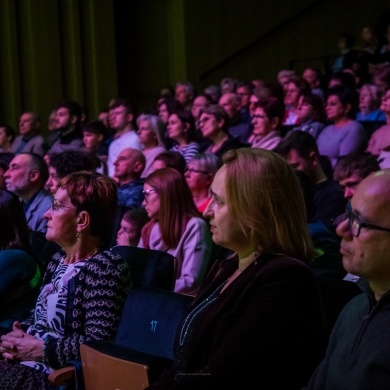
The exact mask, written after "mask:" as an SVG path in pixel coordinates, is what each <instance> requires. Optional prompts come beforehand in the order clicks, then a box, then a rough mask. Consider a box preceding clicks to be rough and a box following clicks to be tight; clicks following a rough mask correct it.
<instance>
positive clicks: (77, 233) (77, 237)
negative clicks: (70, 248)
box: [76, 231, 80, 240]
mask: <svg viewBox="0 0 390 390" xmlns="http://www.w3.org/2000/svg"><path fill="white" fill-rule="evenodd" d="M79 239H80V232H79V231H77V232H76V240H79Z"/></svg>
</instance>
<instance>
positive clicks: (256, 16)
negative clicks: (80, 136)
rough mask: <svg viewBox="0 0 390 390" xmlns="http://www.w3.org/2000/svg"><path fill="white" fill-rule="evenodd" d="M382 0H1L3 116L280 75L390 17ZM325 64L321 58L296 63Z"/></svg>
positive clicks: (138, 99)
mask: <svg viewBox="0 0 390 390" xmlns="http://www.w3.org/2000/svg"><path fill="white" fill-rule="evenodd" d="M388 9H390V2H389V1H388V0H387V1H385V0H376V1H370V2H368V1H367V0H366V1H363V0H338V1H336V0H311V1H310V0H273V1H272V2H268V1H265V0H241V1H237V0H142V1H139V0H137V1H136V0H50V1H47V0H1V1H0V50H1V53H2V56H1V61H0V90H1V100H0V122H2V123H9V124H11V125H13V126H15V127H17V123H18V118H19V116H20V114H21V113H22V112H23V111H26V110H34V111H37V112H39V113H40V114H41V115H42V117H43V119H44V125H46V123H47V122H46V119H47V116H48V115H49V113H50V111H51V109H52V108H53V106H54V105H55V104H56V103H57V102H58V101H59V100H60V99H61V98H63V97H71V98H74V99H76V100H78V101H79V102H80V103H82V104H84V105H85V106H86V107H87V109H88V111H89V115H90V118H95V117H96V115H97V113H98V111H99V110H100V109H101V108H103V107H105V106H106V105H107V103H108V101H109V100H110V99H111V98H112V97H115V96H129V97H130V98H131V99H132V100H133V101H134V102H135V103H137V107H138V109H139V110H143V109H148V108H152V107H154V105H155V102H156V100H157V98H158V95H159V92H160V90H161V88H162V87H164V86H165V85H171V86H174V85H175V83H176V82H177V81H180V80H190V81H192V82H193V83H194V85H195V87H196V88H197V89H198V90H199V91H200V90H202V89H203V88H204V87H205V86H207V85H209V84H217V83H219V81H220V80H221V79H222V78H223V77H227V76H229V77H235V78H239V79H252V78H261V79H264V80H267V81H274V80H275V78H276V74H277V72H278V71H279V70H280V69H286V68H289V67H290V66H292V65H291V61H292V60H297V59H310V58H314V57H323V56H333V55H336V54H337V52H338V49H337V39H338V36H339V34H340V33H341V32H344V31H348V32H351V33H353V34H355V35H356V36H357V38H359V37H360V32H361V29H362V27H363V26H364V25H366V24H372V25H374V26H377V25H379V26H382V25H383V24H384V23H385V21H389V20H390V19H389V18H388ZM306 65H319V66H323V62H322V61H321V60H313V59H310V60H306V61H300V62H296V63H295V65H294V66H295V67H296V69H297V70H298V71H300V70H302V69H303V67H304V66H306Z"/></svg>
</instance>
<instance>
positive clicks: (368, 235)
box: [308, 169, 390, 390]
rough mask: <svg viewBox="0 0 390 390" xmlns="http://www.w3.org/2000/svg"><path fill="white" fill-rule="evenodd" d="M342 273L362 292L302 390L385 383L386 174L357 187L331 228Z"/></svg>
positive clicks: (388, 309)
mask: <svg viewBox="0 0 390 390" xmlns="http://www.w3.org/2000/svg"><path fill="white" fill-rule="evenodd" d="M337 233H338V234H339V235H340V237H341V238H342V241H341V254H342V255H343V266H344V268H345V270H346V271H347V272H349V273H351V274H353V275H357V276H359V277H360V279H359V281H358V282H357V283H358V284H359V286H360V287H361V289H362V290H363V292H364V293H365V294H359V295H358V296H356V297H355V298H353V299H352V300H351V301H350V302H349V303H348V304H347V305H346V306H345V307H344V309H343V311H342V312H341V314H340V316H339V318H338V320H337V322H336V324H335V326H334V328H333V331H332V334H331V337H330V340H329V345H328V349H327V352H326V356H325V358H324V360H323V361H322V363H321V364H320V365H319V366H318V367H317V370H316V371H315V372H314V374H313V376H312V378H311V379H310V382H309V385H308V390H320V389H321V390H325V389H329V390H330V389H332V390H336V389H340V390H341V389H354V390H359V389H375V390H385V389H388V388H389V383H390V370H389V361H390V338H389V337H388V330H389V322H390V261H389V259H390V170H389V169H384V170H381V171H378V172H374V173H372V174H371V175H369V176H368V177H366V178H365V179H363V180H362V181H361V183H360V184H359V186H358V188H357V190H356V192H355V194H354V196H353V197H352V199H351V202H350V204H349V205H348V208H347V218H346V219H345V220H344V221H343V222H342V223H341V224H340V225H339V226H338V227H337Z"/></svg>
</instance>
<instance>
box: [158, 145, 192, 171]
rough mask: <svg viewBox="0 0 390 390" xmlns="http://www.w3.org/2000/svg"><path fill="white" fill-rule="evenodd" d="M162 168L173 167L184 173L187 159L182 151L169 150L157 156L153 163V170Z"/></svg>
mask: <svg viewBox="0 0 390 390" xmlns="http://www.w3.org/2000/svg"><path fill="white" fill-rule="evenodd" d="M162 168H173V169H176V170H177V171H178V172H179V173H181V174H182V175H184V172H185V170H186V160H184V157H183V156H182V155H181V154H180V153H178V152H172V151H171V150H168V151H165V152H162V153H160V154H158V155H157V156H156V158H155V159H154V161H153V164H152V168H151V172H154V171H157V170H158V169H162Z"/></svg>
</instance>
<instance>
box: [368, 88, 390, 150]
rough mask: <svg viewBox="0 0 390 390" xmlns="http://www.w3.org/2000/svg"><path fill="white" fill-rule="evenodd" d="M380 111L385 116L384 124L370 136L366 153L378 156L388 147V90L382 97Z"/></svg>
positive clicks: (389, 126) (389, 138) (389, 103)
mask: <svg viewBox="0 0 390 390" xmlns="http://www.w3.org/2000/svg"><path fill="white" fill-rule="evenodd" d="M380 109H381V110H382V111H383V113H384V114H385V116H386V124H385V125H383V126H382V127H380V128H379V129H378V130H376V131H374V132H373V133H372V134H371V137H370V140H369V141H368V147H367V152H370V153H371V154H373V155H374V156H379V155H380V154H381V152H382V150H384V149H387V148H388V147H389V146H390V89H388V90H387V91H386V92H385V94H384V95H383V96H382V103H381V105H380Z"/></svg>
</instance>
